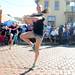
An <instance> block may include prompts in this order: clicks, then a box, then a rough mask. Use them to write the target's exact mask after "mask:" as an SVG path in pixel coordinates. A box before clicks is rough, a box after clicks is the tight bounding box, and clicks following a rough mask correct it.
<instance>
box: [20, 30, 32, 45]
mask: <svg viewBox="0 0 75 75" xmlns="http://www.w3.org/2000/svg"><path fill="white" fill-rule="evenodd" d="M32 37H33V32H32V31H29V32H26V33H22V34H21V35H20V38H21V39H22V40H23V41H25V42H27V44H29V45H30V46H32V44H33V43H32V42H31V41H30V40H29V38H32Z"/></svg>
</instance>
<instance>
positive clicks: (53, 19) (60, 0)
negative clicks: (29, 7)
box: [36, 0, 75, 27]
mask: <svg viewBox="0 0 75 75" xmlns="http://www.w3.org/2000/svg"><path fill="white" fill-rule="evenodd" d="M36 1H39V4H41V5H42V6H43V8H44V9H48V15H47V22H48V24H50V25H51V26H56V27H57V26H60V25H64V24H65V23H70V22H74V21H75V17H74V16H75V6H70V3H71V2H74V1H75V0H36Z"/></svg>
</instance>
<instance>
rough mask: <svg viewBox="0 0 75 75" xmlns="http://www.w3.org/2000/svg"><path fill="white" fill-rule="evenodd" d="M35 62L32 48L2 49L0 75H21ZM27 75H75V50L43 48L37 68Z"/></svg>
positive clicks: (68, 48)
mask: <svg viewBox="0 0 75 75" xmlns="http://www.w3.org/2000/svg"><path fill="white" fill-rule="evenodd" d="M33 60H34V52H33V51H31V47H28V46H24V45H23V46H21V45H15V46H14V47H13V48H12V50H9V49H8V46H6V47H0V75H20V74H21V73H23V72H24V71H27V70H28V69H29V68H30V67H31V66H32V64H33ZM24 67H25V68H24ZM25 75H75V48H74V47H62V46H59V47H58V46H56V47H51V46H41V48H40V55H39V58H38V61H37V64H36V67H35V68H34V70H33V71H30V72H28V73H27V74H25Z"/></svg>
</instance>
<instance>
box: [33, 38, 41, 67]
mask: <svg viewBox="0 0 75 75" xmlns="http://www.w3.org/2000/svg"><path fill="white" fill-rule="evenodd" d="M41 41H42V39H36V43H35V59H34V63H33V66H32V67H35V64H36V61H37V59H38V56H39V48H40V45H41Z"/></svg>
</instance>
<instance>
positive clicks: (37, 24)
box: [20, 10, 46, 68]
mask: <svg viewBox="0 0 75 75" xmlns="http://www.w3.org/2000/svg"><path fill="white" fill-rule="evenodd" d="M44 13H46V10H44V11H43V12H42V13H41V14H36V15H32V16H31V17H26V19H25V23H27V24H32V25H33V29H32V31H28V32H25V33H22V34H21V35H20V38H21V39H22V40H24V41H25V42H27V43H28V44H29V45H30V46H32V48H33V50H34V51H35V60H34V63H33V66H32V68H34V67H35V63H36V61H37V58H38V56H39V48H40V46H41V42H42V37H43V26H44V23H43V22H44V20H45V18H44V17H42V16H43V14H44ZM36 17H37V18H36ZM39 17H40V18H39ZM29 19H30V20H31V21H30V23H29ZM29 38H35V39H36V42H35V43H32V42H31V41H30V40H29Z"/></svg>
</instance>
